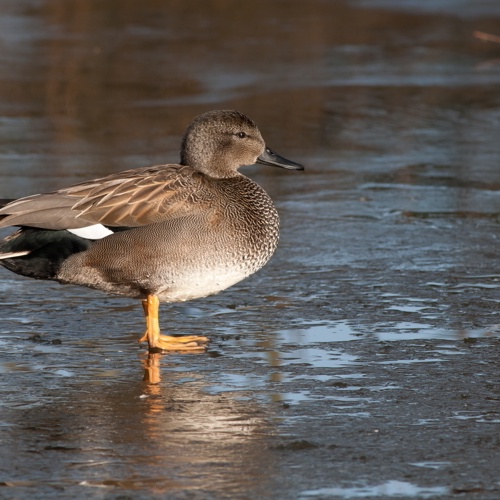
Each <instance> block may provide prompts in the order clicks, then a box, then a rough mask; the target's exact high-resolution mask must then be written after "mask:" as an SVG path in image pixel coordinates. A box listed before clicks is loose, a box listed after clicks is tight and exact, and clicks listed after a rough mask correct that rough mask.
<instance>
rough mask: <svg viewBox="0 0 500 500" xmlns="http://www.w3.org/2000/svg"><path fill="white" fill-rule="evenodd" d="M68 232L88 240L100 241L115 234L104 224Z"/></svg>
mask: <svg viewBox="0 0 500 500" xmlns="http://www.w3.org/2000/svg"><path fill="white" fill-rule="evenodd" d="M68 231H69V232H70V233H73V234H74V235H76V236H80V238H85V239H87V240H100V239H101V238H105V237H106V236H109V235H110V234H114V233H113V231H111V230H110V229H108V228H107V227H105V226H103V225H102V224H94V225H93V226H87V227H79V228H77V229H68Z"/></svg>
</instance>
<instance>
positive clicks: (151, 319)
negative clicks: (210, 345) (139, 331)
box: [139, 294, 210, 352]
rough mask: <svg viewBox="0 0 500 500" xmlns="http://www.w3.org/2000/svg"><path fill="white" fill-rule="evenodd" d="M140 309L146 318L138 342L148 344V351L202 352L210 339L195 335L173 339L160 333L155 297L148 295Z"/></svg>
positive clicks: (157, 305) (157, 302)
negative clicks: (143, 330)
mask: <svg viewBox="0 0 500 500" xmlns="http://www.w3.org/2000/svg"><path fill="white" fill-rule="evenodd" d="M142 307H143V309H144V314H145V316H146V333H145V334H144V335H143V336H142V337H141V339H140V340H139V342H145V341H147V342H148V345H149V349H150V350H151V349H160V350H163V351H198V352H199V351H204V350H205V345H206V344H207V342H210V339H208V338H207V337H200V336H197V335H182V336H180V337H174V336H171V335H162V334H161V333H160V322H159V308H160V301H159V299H158V297H157V296H156V295H152V294H150V295H148V296H147V298H146V299H144V300H143V301H142Z"/></svg>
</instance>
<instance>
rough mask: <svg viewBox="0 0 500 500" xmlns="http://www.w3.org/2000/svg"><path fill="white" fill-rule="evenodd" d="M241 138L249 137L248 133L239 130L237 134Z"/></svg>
mask: <svg viewBox="0 0 500 500" xmlns="http://www.w3.org/2000/svg"><path fill="white" fill-rule="evenodd" d="M236 135H237V136H238V137H239V138H240V139H244V138H245V137H247V134H245V132H238V133H237V134H236Z"/></svg>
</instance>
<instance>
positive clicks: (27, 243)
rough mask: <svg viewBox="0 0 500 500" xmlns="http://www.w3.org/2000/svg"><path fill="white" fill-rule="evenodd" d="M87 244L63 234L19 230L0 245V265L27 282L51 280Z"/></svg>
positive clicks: (61, 232)
mask: <svg viewBox="0 0 500 500" xmlns="http://www.w3.org/2000/svg"><path fill="white" fill-rule="evenodd" d="M91 243H92V242H91V241H89V240H87V239H85V238H81V237H80V236H77V235H75V234H72V233H70V232H69V231H66V230H57V231H55V230H51V229H39V228H32V227H21V228H20V229H19V230H17V231H16V232H15V233H13V234H11V235H9V236H7V237H6V238H5V239H3V240H2V241H0V265H1V266H3V267H5V268H7V269H9V270H10V271H12V272H14V273H16V274H21V275H22V276H28V277H29V278H35V279H44V280H53V279H56V276H57V274H58V272H59V269H60V267H61V265H62V263H63V262H64V261H65V260H66V259H67V258H68V257H70V256H71V255H73V254H75V253H79V252H82V251H84V250H86V249H87V248H88V247H89V246H90V245H91Z"/></svg>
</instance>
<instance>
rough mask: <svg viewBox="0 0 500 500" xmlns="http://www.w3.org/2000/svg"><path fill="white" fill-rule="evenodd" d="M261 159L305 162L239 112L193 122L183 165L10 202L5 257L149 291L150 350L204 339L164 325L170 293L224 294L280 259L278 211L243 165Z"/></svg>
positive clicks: (87, 281)
mask: <svg viewBox="0 0 500 500" xmlns="http://www.w3.org/2000/svg"><path fill="white" fill-rule="evenodd" d="M254 163H262V164H264V165H272V166H277V167H282V168H285V169H289V170H303V168H304V167H303V166H302V165H299V164H298V163H295V162H292V161H290V160H287V159H285V158H282V157H281V156H279V155H277V154H276V153H275V152H274V151H272V150H271V149H269V148H267V147H266V145H265V143H264V140H263V139H262V136H261V133H260V131H259V129H258V128H257V126H256V125H255V123H254V122H253V121H252V120H250V119H249V118H248V117H246V116H245V115H243V114H241V113H238V112H236V111H227V110H225V111H211V112H208V113H204V114H202V115H200V116H198V117H197V118H195V119H194V120H193V122H192V123H191V124H190V125H189V126H188V128H187V131H186V133H185V135H184V137H183V140H182V147H181V161H180V164H179V165H171V164H169V165H158V166H154V167H148V168H139V169H135V170H126V171H124V172H120V173H117V174H112V175H109V176H107V177H102V178H100V179H95V180H92V181H88V182H83V183H80V184H75V185H73V186H70V187H68V188H65V189H60V190H59V191H55V192H51V193H47V194H37V195H34V196H28V197H26V198H21V199H18V200H14V201H11V202H10V203H8V204H7V205H4V206H3V207H2V208H0V227H7V226H18V227H19V229H18V230H17V231H16V232H14V233H13V234H11V235H10V236H7V237H6V238H5V239H4V240H3V241H1V242H0V265H2V266H4V267H6V268H7V269H9V270H11V271H13V272H15V273H17V274H21V275H23V276H28V277H30V278H35V279H44V280H54V281H58V282H59V283H64V284H66V283H70V284H75V285H83V286H87V287H90V288H95V289H98V290H102V291H104V292H108V293H111V294H117V295H124V296H127V297H132V298H136V299H142V304H143V307H144V313H145V315H146V324H147V328H146V333H145V335H144V336H143V337H142V338H141V339H140V341H147V342H148V344H149V349H150V350H151V351H163V350H167V351H168V350H174V351H184V350H186V351H189V350H200V349H204V348H205V344H206V342H207V341H208V339H207V338H206V337H201V336H167V335H161V334H160V328H159V321H158V309H159V302H160V301H163V302H181V301H185V300H190V299H196V298H200V297H206V296H208V295H212V294H216V293H218V292H220V291H222V290H224V289H226V288H228V287H230V286H231V285H234V284H235V283H237V282H239V281H241V280H242V279H244V278H246V277H247V276H249V275H250V274H252V273H254V272H256V271H257V270H258V269H260V268H261V267H262V266H263V265H264V264H265V263H266V262H267V261H268V260H269V259H270V258H271V256H272V254H273V253H274V250H275V249H276V245H277V243H278V236H279V217H278V213H277V211H276V209H275V207H274V205H273V202H272V201H271V198H270V197H269V195H268V194H267V193H266V192H265V191H264V190H263V189H262V188H261V187H260V186H259V185H257V184H256V183H255V182H253V181H252V180H250V179H249V178H248V177H245V176H244V175H242V174H240V173H239V172H238V169H239V168H240V167H241V166H243V165H251V164H254Z"/></svg>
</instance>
